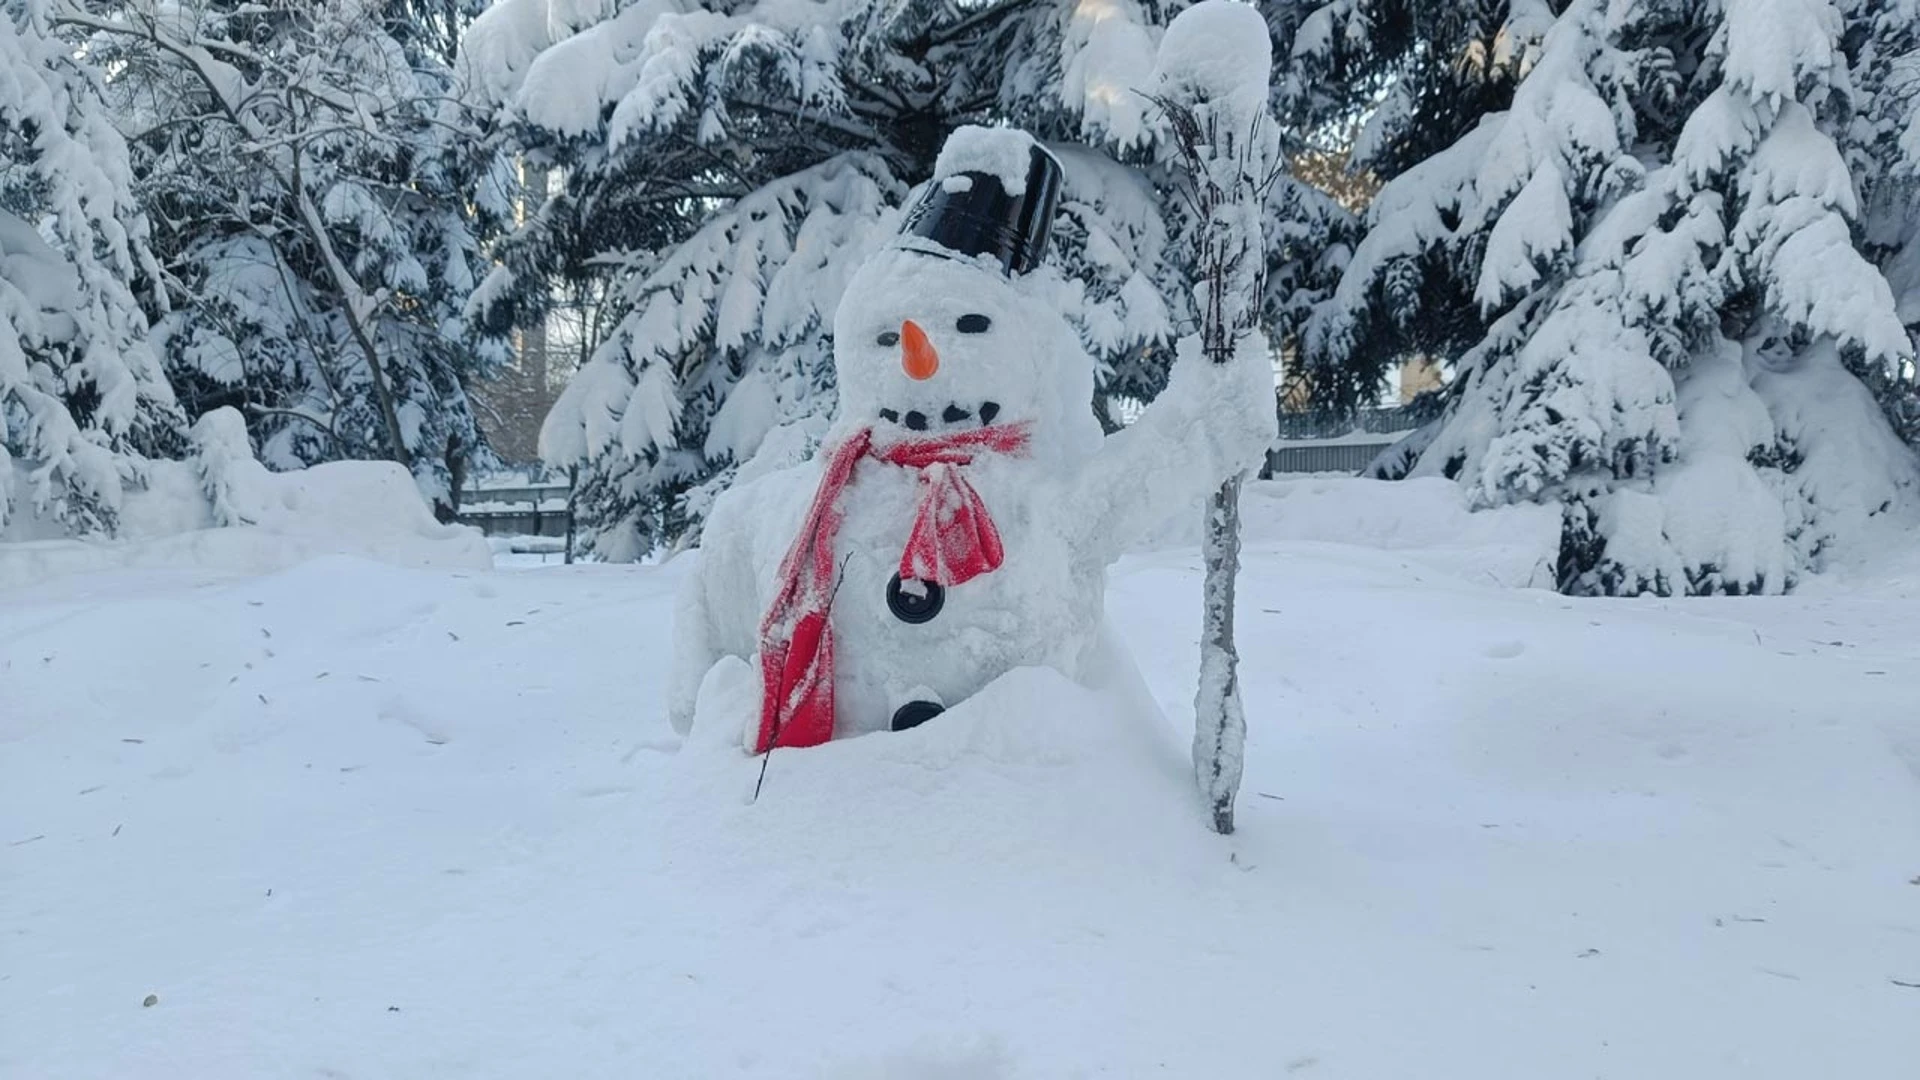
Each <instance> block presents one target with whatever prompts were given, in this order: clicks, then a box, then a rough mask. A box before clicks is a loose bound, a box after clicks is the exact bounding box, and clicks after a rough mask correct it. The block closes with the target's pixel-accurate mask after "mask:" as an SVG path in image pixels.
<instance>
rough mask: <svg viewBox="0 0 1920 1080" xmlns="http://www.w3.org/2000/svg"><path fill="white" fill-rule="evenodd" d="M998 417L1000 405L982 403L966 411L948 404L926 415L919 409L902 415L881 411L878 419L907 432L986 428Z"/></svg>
mask: <svg viewBox="0 0 1920 1080" xmlns="http://www.w3.org/2000/svg"><path fill="white" fill-rule="evenodd" d="M999 415H1000V403H999V402H997V401H983V402H981V403H980V404H979V406H977V407H976V408H972V409H967V408H963V407H961V406H960V405H958V404H954V403H952V402H949V403H948V404H947V407H946V408H944V409H942V410H940V411H939V412H938V413H933V414H928V413H925V412H922V411H921V410H919V409H909V410H907V411H906V412H905V413H902V412H901V411H900V410H899V409H881V410H880V419H882V420H885V421H886V422H887V423H889V424H899V425H901V426H903V427H905V428H906V429H907V430H908V431H933V430H936V429H943V428H957V427H986V426H987V425H988V424H991V423H993V419H994V417H996V416H999Z"/></svg>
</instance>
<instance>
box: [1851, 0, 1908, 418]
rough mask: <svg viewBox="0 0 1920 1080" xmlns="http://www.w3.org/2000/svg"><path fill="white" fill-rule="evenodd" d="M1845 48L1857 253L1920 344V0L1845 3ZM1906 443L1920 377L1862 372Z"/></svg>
mask: <svg viewBox="0 0 1920 1080" xmlns="http://www.w3.org/2000/svg"><path fill="white" fill-rule="evenodd" d="M1842 10H1844V11H1845V12H1846V13H1847V20H1848V26H1849V27H1850V28H1851V29H1850V31H1849V32H1848V33H1847V35H1846V36H1845V38H1844V39H1843V44H1844V45H1845V47H1846V50H1847V59H1848V65H1849V69H1850V76H1851V82H1852V87H1853V93H1854V104H1855V113H1854V118H1853V122H1852V124H1850V125H1849V126H1848V127H1847V129H1846V131H1845V136H1844V140H1843V148H1844V149H1845V152H1846V154H1847V158H1848V165H1849V166H1850V167H1851V169H1852V172H1853V175H1854V178H1855V180H1856V181H1857V182H1858V184H1859V187H1860V207H1861V209H1860V232H1861V236H1862V244H1861V250H1862V253H1863V254H1865V255H1866V256H1867V258H1869V259H1870V260H1872V261H1873V262H1874V263H1875V264H1876V265H1877V266H1878V267H1879V268H1880V271H1881V273H1883V274H1885V275H1886V278H1887V283H1888V284H1889V285H1890V286H1891V287H1892V288H1893V295H1894V304H1895V309H1896V311H1897V312H1898V314H1899V317H1900V320H1901V321H1902V322H1903V323H1905V324H1906V327H1907V336H1908V338H1909V339H1910V340H1912V342H1913V343H1914V346H1915V348H1916V349H1920V2H1916V0H1848V2H1847V3H1845V4H1843V5H1842ZM1862 377H1863V378H1865V379H1866V381H1867V385H1868V386H1870V387H1871V388H1872V389H1873V391H1874V393H1875V395H1876V396H1877V397H1879V398H1880V400H1881V402H1882V404H1883V405H1884V407H1885V408H1886V410H1887V415H1888V416H1889V418H1890V419H1892V420H1893V423H1894V428H1895V430H1896V431H1898V432H1899V433H1900V434H1901V436H1902V437H1904V438H1905V439H1906V440H1907V442H1909V443H1911V444H1913V445H1915V446H1920V374H1916V372H1915V371H1914V368H1913V365H1912V364H1908V365H1907V366H1906V368H1905V370H1902V371H1891V372H1889V371H1885V370H1883V369H1878V368H1871V367H1870V368H1869V369H1868V370H1866V371H1864V372H1863V373H1862Z"/></svg>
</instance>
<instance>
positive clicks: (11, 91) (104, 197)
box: [0, 0, 186, 533]
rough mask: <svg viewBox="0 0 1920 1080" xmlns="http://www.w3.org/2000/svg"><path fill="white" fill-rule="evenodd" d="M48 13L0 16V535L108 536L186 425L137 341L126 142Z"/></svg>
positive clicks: (141, 314)
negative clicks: (41, 522) (131, 492)
mask: <svg viewBox="0 0 1920 1080" xmlns="http://www.w3.org/2000/svg"><path fill="white" fill-rule="evenodd" d="M50 6H51V5H50V4H48V3H47V2H45V0H25V2H22V3H18V4H10V5H9V7H8V11H7V14H6V15H5V17H0V69H4V70H5V72H6V76H5V77H4V78H0V529H5V528H6V527H7V526H8V523H9V520H10V519H17V520H18V521H19V522H20V523H21V525H22V528H23V529H24V528H25V527H26V524H27V522H26V517H28V516H30V517H36V518H45V519H48V520H49V521H51V522H53V523H54V526H55V528H56V530H57V531H62V532H69V533H96V532H106V533H111V532H112V531H113V529H114V526H115V523H116V520H117V517H118V511H119V508H120V503H121V495H122V492H123V489H125V488H126V487H127V486H129V485H138V484H140V483H141V482H142V478H143V476H144V471H145V462H146V460H147V459H149V458H151V457H171V456H176V455H177V454H178V453H179V452H180V451H181V450H182V449H183V448H184V446H185V435H186V431H185V426H186V425H185V419H184V417H183V416H182V415H181V412H180V408H179V406H178V405H177V404H176V402H175V399H174V395H173V392H172V389H171V388H170V387H169V385H168V383H167V381H166V379H165V377H164V375H163V374H162V371H161V366H160V363H159V361H158V359H157V358H156V357H155V355H154V352H153V349H152V346H151V344H150V342H149V340H148V332H147V331H148V308H149V307H151V308H154V309H159V308H162V307H163V306H164V303H165V299H164V297H161V296H158V295H155V294H154V293H153V292H151V291H150V290H151V289H152V286H153V284H154V283H155V282H156V281H157V280H158V279H159V277H160V274H159V271H158V269H157V267H156V264H155V262H154V258H153V255H152V253H151V250H150V247H149V228H148V220H147V217H146V215H145V214H144V213H143V212H142V210H141V208H140V206H139V203H138V200H137V198H136V195H135V190H134V188H135V181H134V177H133V174H132V172H131V170H130V168H129V163H128V153H127V146H126V143H125V141H124V140H123V138H122V137H121V135H120V132H119V131H118V129H117V128H116V126H115V121H114V115H113V113H112V111H111V109H110V107H109V105H108V102H107V101H106V99H105V98H104V97H103V95H102V93H101V74H100V71H99V70H98V69H97V68H95V67H94V66H93V63H92V61H90V59H88V58H84V57H82V56H81V55H79V54H77V53H76V52H75V50H74V49H73V48H72V46H71V45H70V44H69V43H68V42H66V41H64V40H62V39H61V38H60V37H59V36H58V35H57V33H56V32H55V26H54V23H53V21H52V19H51V17H50ZM142 293H144V294H145V297H144V302H143V299H142V295H141V294H142ZM23 512H24V515H23Z"/></svg>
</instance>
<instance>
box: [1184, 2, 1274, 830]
mask: <svg viewBox="0 0 1920 1080" xmlns="http://www.w3.org/2000/svg"><path fill="white" fill-rule="evenodd" d="M1271 64H1272V47H1271V44H1270V43H1269V41H1268V39H1267V25H1266V20H1265V19H1263V18H1262V17H1261V16H1260V13H1259V12H1258V11H1257V10H1255V9H1254V8H1253V7H1251V6H1248V5H1246V4H1241V3H1236V2H1234V0H1202V2H1201V3H1198V4H1195V5H1194V6H1193V7H1191V8H1188V9H1187V10H1186V11H1184V12H1182V13H1181V14H1180V15H1179V16H1178V17H1176V18H1175V19H1174V20H1173V23H1172V25H1170V26H1168V27H1167V33H1166V37H1165V38H1163V39H1162V41H1161V45H1160V56H1159V63H1158V65H1157V67H1158V70H1157V87H1156V92H1155V94H1154V95H1153V97H1154V100H1155V101H1156V102H1157V103H1158V104H1159V105H1160V107H1161V108H1162V109H1163V110H1165V112H1166V115H1167V118H1168V121H1169V123H1170V124H1171V126H1172V129H1173V140H1174V146H1175V147H1176V148H1177V150H1178V152H1179V154H1180V160H1181V164H1182V166H1183V167H1184V168H1185V169H1186V171H1187V174H1188V184H1189V188H1190V192H1189V193H1190V196H1191V200H1192V210H1193V212H1194V218H1195V222H1196V228H1195V235H1194V240H1195V250H1194V264H1193V270H1194V282H1195V290H1196V295H1195V300H1196V301H1197V306H1198V309H1199V315H1200V331H1199V332H1200V345H1201V350H1200V351H1201V353H1202V354H1203V355H1205V356H1206V358H1207V359H1208V361H1210V362H1211V363H1215V364H1227V363H1231V362H1232V361H1233V360H1234V358H1235V357H1236V356H1237V355H1239V354H1240V350H1243V349H1251V350H1257V351H1258V352H1259V354H1260V355H1262V356H1264V355H1265V354H1266V348H1267V346H1266V338H1265V336H1264V335H1263V334H1262V333H1261V332H1260V329H1259V326H1258V318H1259V311H1260V304H1259V297H1260V288H1261V280H1260V279H1261V275H1262V271H1263V270H1264V268H1265V259H1264V257H1263V254H1262V253H1263V251H1264V248H1263V247H1262V245H1261V236H1260V213H1261V197H1262V194H1263V192H1264V190H1265V188H1266V185H1267V184H1268V183H1269V182H1270V181H1271V179H1272V177H1273V175H1274V168H1275V159H1276V157H1277V141H1276V137H1275V133H1274V131H1273V129H1272V125H1271V124H1270V123H1268V122H1267V116H1266V102H1267V90H1268V86H1267V80H1268V75H1269V71H1270V69H1271ZM1244 479H1245V477H1244V475H1242V476H1235V477H1233V478H1232V479H1229V480H1228V481H1227V482H1226V483H1224V484H1222V485H1221V486H1220V490H1218V491H1216V492H1215V493H1214V494H1213V496H1212V497H1211V498H1210V499H1209V500H1208V503H1207V512H1206V523H1205V529H1204V532H1203V533H1202V540H1201V545H1202V552H1203V554H1204V557H1205V562H1206V579H1205V584H1204V586H1203V591H1202V602H1203V605H1204V606H1203V625H1202V630H1201V635H1200V688H1199V692H1198V693H1197V695H1196V696H1195V699H1194V732H1193V768H1194V775H1195V777H1196V779H1198V781H1199V783H1200V793H1201V795H1202V796H1203V797H1204V798H1205V799H1206V802H1207V806H1208V808H1209V809H1210V810H1211V811H1212V812H1213V828H1214V831H1215V832H1219V833H1230V832H1232V831H1233V801H1234V796H1235V794H1236V793H1237V792H1238V791H1239V788H1240V771H1241V762H1242V758H1243V755H1244V751H1245V744H1246V737H1247V722H1246V711H1245V707H1244V705H1243V704H1242V702H1241V699H1240V680H1239V675H1238V666H1239V653H1238V651H1237V650H1236V649H1235V647H1234V639H1233V606H1234V603H1233V601H1234V580H1235V577H1236V576H1237V575H1238V573H1239V569H1240V485H1241V482H1242V481H1243V480H1244Z"/></svg>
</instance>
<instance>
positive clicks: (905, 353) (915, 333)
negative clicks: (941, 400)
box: [900, 319, 940, 379]
mask: <svg viewBox="0 0 1920 1080" xmlns="http://www.w3.org/2000/svg"><path fill="white" fill-rule="evenodd" d="M900 366H901V367H902V368H904V369H905V370H906V373H907V378H909V379H931V378H933V373H934V372H936V371H939V370H940V354H939V353H937V352H935V351H934V348H933V342H931V341H928V340H927V332H926V331H925V330H922V329H920V324H919V323H916V322H914V321H913V320H912V319H908V320H907V321H906V322H903V323H901V324H900Z"/></svg>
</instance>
